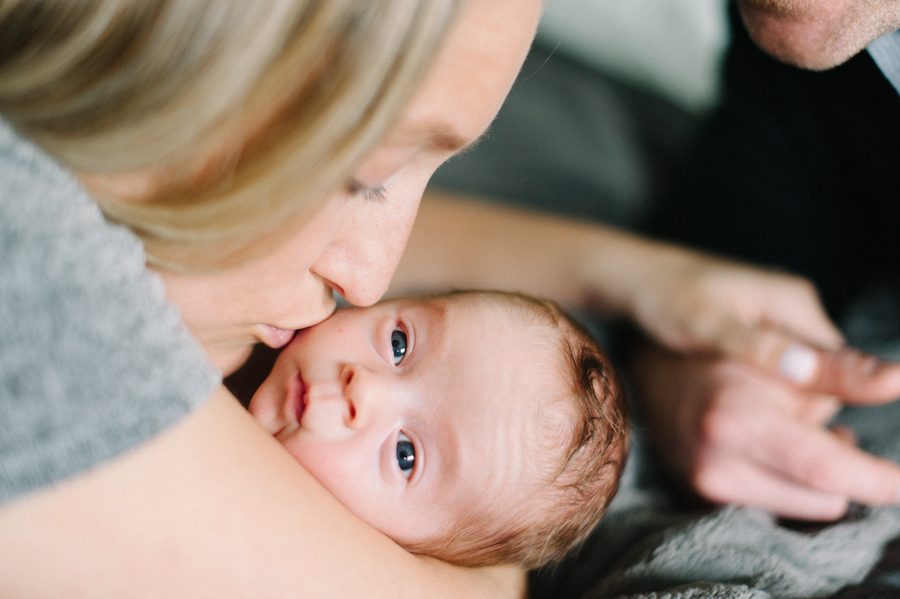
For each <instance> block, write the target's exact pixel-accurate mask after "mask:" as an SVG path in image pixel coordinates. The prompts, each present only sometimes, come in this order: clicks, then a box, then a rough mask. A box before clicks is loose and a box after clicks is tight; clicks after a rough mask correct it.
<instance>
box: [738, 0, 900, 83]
mask: <svg viewBox="0 0 900 599" xmlns="http://www.w3.org/2000/svg"><path fill="white" fill-rule="evenodd" d="M738 4H739V7H740V12H741V17H742V18H743V20H744V25H745V26H746V27H747V31H748V32H749V34H750V37H751V38H752V39H753V41H754V42H755V43H756V45H757V46H759V47H760V48H761V49H762V50H763V51H764V52H766V53H767V54H769V55H770V56H772V57H773V58H775V59H777V60H779V61H781V62H783V63H785V64H789V65H792V66H795V67H799V68H802V69H808V70H812V71H824V70H827V69H830V68H833V67H836V66H838V65H840V64H843V63H844V62H846V61H848V60H850V59H851V58H852V57H853V56H855V55H856V54H858V53H859V52H860V51H862V50H863V48H865V47H866V46H867V45H868V44H869V42H871V41H872V40H874V39H876V38H877V37H878V36H879V35H881V34H882V33H886V31H880V29H879V28H878V27H877V26H875V24H874V23H872V24H869V23H867V22H866V20H865V19H862V22H857V19H855V18H852V16H850V15H847V14H845V13H843V12H838V13H834V14H830V15H829V14H826V13H825V12H824V11H819V12H816V13H815V14H811V10H810V11H806V10H803V9H798V10H788V9H786V8H785V5H786V4H790V3H781V2H779V3H768V2H755V1H753V0H743V1H741V2H739V3H738ZM773 5H777V6H778V7H779V8H778V9H776V8H773ZM866 25H870V26H869V27H868V29H871V30H872V31H871V32H870V34H868V35H867V33H866V29H867V27H866Z"/></svg>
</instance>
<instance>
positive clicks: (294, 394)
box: [285, 372, 306, 425]
mask: <svg viewBox="0 0 900 599" xmlns="http://www.w3.org/2000/svg"><path fill="white" fill-rule="evenodd" d="M305 395H306V385H305V384H304V383H303V377H302V376H300V373H299V372H298V373H297V374H296V375H294V378H292V379H291V380H290V382H289V383H288V396H287V402H286V404H285V412H286V414H285V417H286V418H287V421H288V422H296V423H297V424H298V425H299V424H300V423H301V421H302V419H303V412H304V410H306V400H305V399H304V396H305Z"/></svg>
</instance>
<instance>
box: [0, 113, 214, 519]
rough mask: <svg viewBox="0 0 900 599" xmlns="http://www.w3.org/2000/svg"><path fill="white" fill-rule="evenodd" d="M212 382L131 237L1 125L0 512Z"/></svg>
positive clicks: (135, 438) (198, 398)
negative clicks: (1, 505) (0, 504)
mask: <svg viewBox="0 0 900 599" xmlns="http://www.w3.org/2000/svg"><path fill="white" fill-rule="evenodd" d="M220 379H221V375H220V373H219V372H218V371H217V370H216V369H215V368H214V367H213V366H212V364H211V363H210V362H209V361H208V359H207V358H206V356H205V354H204V353H203V351H202V349H201V348H200V346H199V344H198V343H197V342H196V340H195V339H194V338H193V337H192V336H191V335H190V333H189V332H188V331H187V330H186V328H185V327H184V325H183V324H182V323H181V320H180V318H179V316H178V313H177V311H176V309H175V308H174V306H172V305H171V304H169V303H168V302H167V301H166V300H165V295H164V289H163V285H162V282H161V280H160V279H159V278H158V277H157V276H155V275H152V274H151V273H149V272H148V271H147V270H146V268H145V267H144V254H143V249H142V247H141V244H140V241H139V240H138V239H137V238H136V237H135V236H134V235H132V234H131V233H130V232H128V231H126V230H125V229H123V228H121V227H114V226H112V225H109V224H108V223H106V222H105V221H104V219H103V217H102V215H101V213H100V211H99V209H98V208H97V206H96V204H94V203H93V202H92V201H91V200H90V198H89V197H88V196H87V194H86V193H85V192H84V191H83V189H82V188H81V187H80V186H79V185H78V183H77V181H76V180H75V178H74V177H72V176H71V175H70V174H69V173H67V172H66V171H64V170H63V169H62V168H60V167H59V166H58V165H56V164H55V163H54V162H53V161H52V160H51V159H49V158H48V157H47V156H46V155H45V154H44V153H42V152H41V151H40V150H39V149H37V148H36V147H34V146H33V145H31V144H29V143H27V142H25V141H23V140H22V139H21V138H19V137H17V136H16V135H15V133H14V132H13V131H12V130H11V129H10V128H9V127H8V126H7V125H6V124H5V123H3V122H2V121H0V502H2V501H7V500H9V499H12V498H14V497H16V496H19V495H21V494H23V493H26V492H29V491H32V490H34V489H37V488H40V487H43V486H46V485H49V484H51V483H53V482H55V481H58V480H60V479H63V478H65V477H68V476H71V475H73V474H76V473H78V472H80V471H83V470H85V469H87V468H90V467H92V466H94V465H96V464H98V463H100V462H103V461H104V460H108V459H110V458H112V457H114V456H116V455H118V454H120V453H121V452H123V451H125V450H127V449H129V448H131V447H133V446H135V445H137V444H139V443H141V442H143V441H145V440H146V439H148V438H149V437H151V436H153V435H154V434H156V433H158V432H160V431H161V430H163V429H165V428H166V427H168V426H170V425H171V424H172V423H174V422H176V421H177V420H179V419H181V418H183V417H184V416H185V414H186V413H188V412H189V411H190V410H192V409H194V408H196V407H198V406H199V405H201V404H202V402H204V400H205V399H206V398H208V397H209V396H210V394H211V393H212V391H213V390H214V389H215V385H216V384H217V383H218V382H219V381H220Z"/></svg>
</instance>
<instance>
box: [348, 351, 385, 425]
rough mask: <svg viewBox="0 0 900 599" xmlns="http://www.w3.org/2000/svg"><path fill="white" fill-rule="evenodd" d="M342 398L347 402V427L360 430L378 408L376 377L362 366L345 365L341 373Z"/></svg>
mask: <svg viewBox="0 0 900 599" xmlns="http://www.w3.org/2000/svg"><path fill="white" fill-rule="evenodd" d="M341 382H342V384H343V386H344V397H345V399H346V401H347V426H349V427H351V428H361V427H363V426H365V425H366V423H368V422H369V421H370V420H371V419H372V418H373V415H374V413H375V410H376V409H377V406H378V403H379V402H378V396H379V385H378V377H377V375H376V374H374V373H373V372H372V371H370V370H368V369H367V368H365V367H364V366H359V365H356V364H348V365H346V366H345V367H344V368H343V370H342V372H341Z"/></svg>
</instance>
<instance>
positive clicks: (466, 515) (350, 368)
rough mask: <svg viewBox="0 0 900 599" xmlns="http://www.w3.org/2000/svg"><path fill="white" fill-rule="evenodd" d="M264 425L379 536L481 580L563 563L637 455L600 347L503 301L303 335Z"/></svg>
mask: <svg viewBox="0 0 900 599" xmlns="http://www.w3.org/2000/svg"><path fill="white" fill-rule="evenodd" d="M250 411H251V413H252V414H253V415H254V416H255V417H256V418H257V420H259V421H260V422H261V423H262V424H263V426H264V427H265V428H266V430H268V431H269V432H270V433H272V434H273V435H275V437H276V438H277V439H278V441H280V442H281V444H282V445H284V447H285V448H286V449H287V450H288V451H289V452H290V453H291V454H292V455H293V456H294V457H295V458H296V459H297V460H298V461H299V462H300V463H301V464H303V466H304V467H305V468H306V469H307V470H308V471H309V472H310V473H312V475H313V476H314V477H316V479H318V480H319V482H321V483H322V485H324V486H325V487H326V488H327V489H328V490H329V491H330V492H331V493H332V494H333V495H335V497H337V499H338V500H340V501H341V502H342V503H343V504H344V505H346V506H347V507H348V508H349V509H350V510H351V511H353V512H355V513H356V514H357V515H358V516H360V517H361V518H363V519H364V520H366V521H367V522H369V523H370V524H372V525H373V526H374V527H375V528H377V529H379V530H380V531H382V532H383V533H385V534H386V535H388V536H390V537H391V538H393V539H394V540H395V541H397V542H398V543H400V544H401V545H403V546H404V547H406V548H407V549H409V550H410V551H413V552H415V553H423V554H427V555H432V556H435V557H438V558H441V559H444V560H447V561H450V562H454V563H457V564H463V565H470V566H475V565H489V564H501V563H519V564H523V565H525V566H526V567H536V566H538V565H543V564H545V563H547V562H550V561H555V560H557V559H560V558H561V557H562V556H563V555H564V554H565V553H566V552H567V551H568V550H569V549H571V548H572V547H574V546H576V545H577V544H578V543H579V542H581V541H582V540H583V539H584V537H585V536H586V535H587V534H588V532H590V530H591V528H592V527H593V525H594V524H595V523H596V522H597V521H598V520H599V518H600V516H601V515H602V513H603V511H604V510H605V509H606V506H607V505H608V503H609V501H610V500H611V499H612V496H613V495H614V494H615V491H616V489H617V487H618V480H619V475H620V473H621V470H622V467H623V464H624V461H625V454H626V449H627V422H626V418H627V416H626V408H625V403H624V399H623V397H622V390H621V386H620V384H619V383H618V381H617V378H616V376H615V373H614V372H613V369H612V367H611V366H610V364H609V361H608V359H607V358H606V356H605V354H604V353H603V351H602V349H601V348H600V346H599V344H598V343H597V342H596V340H595V339H594V338H593V337H592V336H591V335H590V334H589V333H587V332H586V331H585V330H584V329H583V328H581V327H580V326H579V325H577V324H576V323H575V322H573V321H572V320H571V319H570V318H569V317H567V316H566V315H565V314H564V313H563V312H562V311H560V310H559V308H558V307H556V306H555V305H554V304H551V303H548V302H544V301H541V300H537V299H534V298H531V297H528V296H524V295H519V294H510V293H502V292H485V291H473V292H459V293H451V294H447V295H436V296H421V297H410V298H401V299H396V300H390V301H386V302H383V303H380V304H377V305H375V306H373V307H371V308H349V309H346V310H340V311H338V312H337V313H336V314H335V315H334V316H332V317H331V318H329V319H328V320H326V321H325V322H323V323H321V324H319V325H317V326H315V327H312V328H309V329H306V330H303V331H301V332H299V333H298V334H297V337H296V338H295V339H294V340H293V341H292V342H291V344H290V345H289V346H288V347H287V348H285V350H284V351H283V353H282V354H281V356H279V358H278V361H277V362H276V363H275V367H274V368H273V370H272V373H271V374H270V375H269V378H267V379H266V381H265V382H264V383H263V385H262V387H260V389H259V391H257V393H256V395H255V396H254V397H253V401H252V402H251V404H250Z"/></svg>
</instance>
